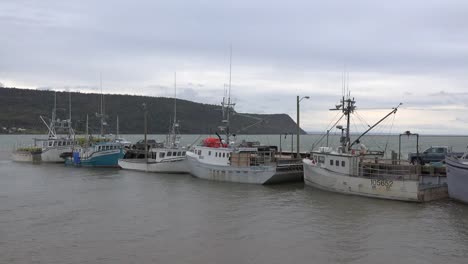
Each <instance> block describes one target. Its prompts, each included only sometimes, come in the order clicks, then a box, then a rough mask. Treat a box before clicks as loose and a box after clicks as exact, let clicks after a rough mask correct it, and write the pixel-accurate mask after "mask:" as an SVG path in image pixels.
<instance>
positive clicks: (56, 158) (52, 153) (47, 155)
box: [41, 146, 73, 163]
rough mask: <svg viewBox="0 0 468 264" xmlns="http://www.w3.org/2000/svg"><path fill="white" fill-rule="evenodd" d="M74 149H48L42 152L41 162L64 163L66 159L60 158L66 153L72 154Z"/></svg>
mask: <svg viewBox="0 0 468 264" xmlns="http://www.w3.org/2000/svg"><path fill="white" fill-rule="evenodd" d="M72 151H73V148H72V147H71V146H70V147H62V148H60V147H59V148H46V149H44V150H43V151H42V154H41V160H42V162H50V163H63V162H64V159H63V158H61V157H60V155H62V154H63V153H65V152H72Z"/></svg>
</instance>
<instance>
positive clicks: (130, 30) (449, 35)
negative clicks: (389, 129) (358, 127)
mask: <svg viewBox="0 0 468 264" xmlns="http://www.w3.org/2000/svg"><path fill="white" fill-rule="evenodd" d="M109 7H112V8H109ZM467 9H468V2H466V1H462V0H459V1H456V0H448V1H425V0H415V1H410V2H408V1H403V0H396V1H391V2H388V3H382V2H376V1H371V0H357V1H352V2H347V1H333V0H332V1H305V0H293V1H290V2H288V3H285V2H284V1H268V0H258V1H254V2H252V1H247V0H239V1H234V2H233V1H215V0H204V1H196V2H191V1H181V0H174V1H149V0H137V1H133V2H128V1H123V0H122V1H119V0H115V1H110V0H103V1H97V2H96V1H91V0H83V1H80V2H70V1H58V0H43V1H29V0H17V1H2V2H0V32H2V34H0V41H1V43H2V44H3V46H2V49H0V56H1V58H2V59H1V60H0V79H1V80H2V82H3V84H4V85H5V86H16V87H27V88H36V87H39V88H41V87H50V88H51V89H64V90H66V89H70V90H76V91H83V92H97V91H99V90H100V88H99V87H100V85H99V75H100V74H102V80H103V90H104V92H106V93H124V94H140V95H152V96H166V97H172V96H173V88H172V87H173V83H174V72H175V71H177V82H178V87H179V88H178V94H179V95H178V97H180V98H182V99H187V100H194V101H198V102H204V103H219V102H220V101H221V100H222V96H223V87H224V84H227V83H229V46H230V45H232V46H233V60H232V78H231V83H232V95H233V97H234V98H235V101H236V103H237V106H236V109H237V110H238V111H241V112H256V113H282V112H285V113H288V114H289V115H291V116H292V117H294V118H295V111H296V105H295V96H296V95H309V96H311V99H310V100H307V101H302V102H301V113H303V115H304V118H302V120H303V122H302V123H303V124H304V125H305V126H307V127H305V128H306V129H308V130H315V129H316V128H317V127H319V126H321V125H323V124H326V123H327V122H328V120H327V119H328V118H330V117H329V116H328V114H327V111H328V108H330V107H333V105H334V104H335V103H336V102H338V101H339V99H340V97H341V95H342V87H341V83H342V80H341V79H342V78H341V76H342V74H341V73H342V72H343V70H344V69H345V68H346V69H347V71H349V73H350V74H349V75H350V78H349V86H350V90H351V91H352V94H353V95H354V96H355V97H356V99H357V100H358V106H359V107H361V109H363V110H364V109H365V108H391V107H393V106H395V105H396V104H398V103H399V102H404V103H405V104H404V106H403V107H402V112H403V111H410V112H411V113H418V114H419V115H420V116H422V115H424V114H425V113H426V112H427V111H432V112H441V113H442V112H443V113H445V115H447V116H446V117H447V118H449V119H451V120H455V116H456V115H457V111H460V109H458V108H457V109H455V108H454V109H450V108H449V106H453V105H455V106H460V107H463V106H465V105H466V103H464V102H466V100H465V99H466V98H464V96H465V95H466V92H465V91H466V87H468V77H467V76H466V72H468V64H466V61H468V46H467V45H466V43H468V17H467V16H466V14H465V13H466V12H465V10H467ZM414 116H416V114H415V115H414ZM414 116H413V115H411V117H414ZM425 122H431V121H429V120H426V121H425ZM421 125H422V124H421ZM448 126H452V124H447V125H445V127H444V125H442V126H441V127H440V131H445V130H447V129H450V127H448ZM431 129H435V128H432V127H431ZM461 129H463V130H464V131H466V132H468V128H461ZM431 131H432V130H431Z"/></svg>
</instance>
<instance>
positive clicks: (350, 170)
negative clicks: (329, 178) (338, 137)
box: [311, 148, 359, 175]
mask: <svg viewBox="0 0 468 264" xmlns="http://www.w3.org/2000/svg"><path fill="white" fill-rule="evenodd" d="M311 158H312V160H313V162H314V163H315V164H316V165H317V166H318V167H321V168H324V169H326V170H329V171H331V172H337V173H343V174H348V175H355V174H356V170H357V167H358V162H359V157H358V156H355V155H352V154H347V153H338V152H334V151H332V150H331V148H320V149H319V150H318V151H313V152H312V155H311Z"/></svg>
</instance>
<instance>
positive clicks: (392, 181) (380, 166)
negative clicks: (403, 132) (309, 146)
mask: <svg viewBox="0 0 468 264" xmlns="http://www.w3.org/2000/svg"><path fill="white" fill-rule="evenodd" d="M355 103H356V102H355V100H354V98H351V96H350V94H349V93H348V95H347V96H346V97H345V96H343V98H342V99H341V101H340V104H338V105H336V107H335V108H333V109H330V110H335V111H341V112H342V116H341V117H340V119H338V121H339V120H341V119H342V117H345V118H346V126H345V127H343V126H341V125H338V126H336V127H337V128H338V129H340V130H341V138H340V145H339V146H338V148H336V149H334V148H332V147H328V146H326V147H319V148H318V149H315V150H313V151H312V152H311V153H310V158H307V159H304V160H303V163H304V182H305V184H306V185H310V186H313V187H316V188H319V189H322V190H326V191H331V192H338V193H344V194H353V195H360V196H367V197H373V198H382V199H391V200H401V201H414V202H423V201H430V200H435V199H439V198H443V197H446V177H445V175H438V174H432V175H423V174H422V167H421V165H413V164H410V163H409V162H408V161H403V160H396V159H395V158H392V159H383V158H382V156H383V153H381V154H378V153H374V152H371V151H369V150H368V149H367V148H366V147H365V146H364V144H363V143H361V142H360V141H361V140H363V137H364V136H365V135H366V134H367V133H368V132H369V131H371V130H372V129H373V128H375V127H376V126H377V125H378V124H380V123H381V122H382V121H383V120H385V119H386V118H388V117H389V116H391V115H392V114H396V112H397V110H398V108H399V106H400V105H401V103H400V104H399V105H398V106H397V107H395V108H393V109H392V110H391V111H390V112H389V113H388V114H387V115H386V116H385V117H383V118H382V119H380V120H379V121H378V122H377V123H375V124H374V125H372V126H370V127H369V128H368V129H367V130H366V131H365V132H363V133H362V134H361V135H359V136H358V137H357V138H356V139H355V140H353V141H352V140H351V137H350V135H351V131H350V129H351V126H350V122H351V115H352V114H354V113H355V111H356V106H355ZM338 121H337V122H336V123H335V125H336V124H337V123H338Z"/></svg>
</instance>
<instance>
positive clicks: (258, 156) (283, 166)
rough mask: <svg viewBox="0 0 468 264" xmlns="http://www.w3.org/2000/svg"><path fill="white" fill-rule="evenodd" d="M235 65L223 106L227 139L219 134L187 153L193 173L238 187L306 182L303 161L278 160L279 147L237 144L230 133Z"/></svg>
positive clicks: (245, 143) (223, 127)
mask: <svg viewBox="0 0 468 264" xmlns="http://www.w3.org/2000/svg"><path fill="white" fill-rule="evenodd" d="M231 54H232V53H231ZM231 58H232V56H231ZM231 65H232V64H230V71H229V72H230V74H229V90H228V93H227V94H226V91H225V97H224V98H223V101H222V103H221V104H222V109H223V119H224V120H223V121H222V122H223V124H224V125H223V126H220V127H219V129H220V131H221V132H222V133H224V134H225V138H224V139H223V138H222V137H221V136H220V135H219V134H218V133H216V135H217V137H209V138H206V139H204V140H203V141H202V144H201V145H198V146H195V147H193V148H192V149H191V150H190V151H187V160H188V164H189V168H190V173H191V174H192V175H193V176H195V177H198V178H201V179H207V180H213V181H226V182H237V183H253V184H273V183H280V182H287V181H302V163H301V159H288V160H281V159H279V158H277V156H276V148H275V147H271V146H263V145H260V144H249V143H248V142H241V143H236V137H235V135H233V134H231V132H230V115H231V112H232V111H233V107H234V104H233V103H232V102H231ZM226 96H227V99H226Z"/></svg>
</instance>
